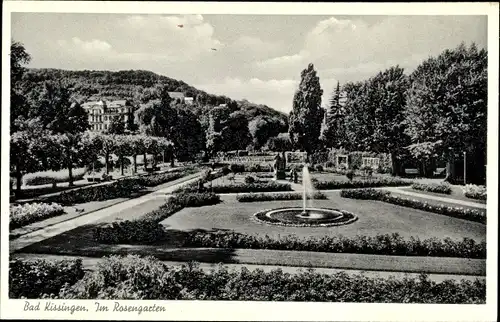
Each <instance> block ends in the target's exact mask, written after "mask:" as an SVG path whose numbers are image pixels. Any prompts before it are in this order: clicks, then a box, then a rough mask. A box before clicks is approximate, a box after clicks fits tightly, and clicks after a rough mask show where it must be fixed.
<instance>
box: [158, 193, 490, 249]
mask: <svg viewBox="0 0 500 322" xmlns="http://www.w3.org/2000/svg"><path fill="white" fill-rule="evenodd" d="M327 196H328V198H329V200H314V201H313V205H314V206H318V207H327V208H336V209H343V210H347V211H350V212H353V213H355V214H356V215H358V218H359V219H358V220H357V221H356V222H354V223H352V224H348V225H344V226H337V227H328V228H322V227H315V228H306V227H304V228H302V227H301V228H298V227H281V226H271V225H267V224H262V223H259V222H257V221H255V220H254V218H253V214H254V213H256V212H258V211H260V210H262V209H271V208H278V207H287V206H293V207H296V206H300V205H301V201H298V200H297V201H272V202H270V201H266V202H253V203H238V202H236V201H235V198H224V202H223V203H221V204H218V205H214V206H209V207H201V208H186V209H183V210H181V211H179V212H178V213H176V214H174V215H172V216H171V217H169V218H167V219H165V220H164V221H162V224H164V225H165V226H166V227H167V228H168V229H174V230H181V231H186V230H194V229H206V230H213V229H224V230H234V231H236V232H239V233H245V234H260V235H266V234H267V235H270V236H278V235H292V234H293V235H297V236H299V237H309V236H315V237H321V236H325V235H332V234H338V235H344V236H355V235H366V236H375V235H377V234H385V233H396V232H397V233H399V234H400V235H401V236H403V237H410V236H414V237H419V238H420V239H426V238H431V237H435V238H438V239H443V238H445V237H450V238H452V239H458V240H461V239H462V238H464V237H469V238H472V239H475V240H476V241H483V240H484V239H485V237H486V226H485V225H483V224H480V223H475V222H470V221H466V220H462V219H457V218H452V217H447V216H443V215H438V214H432V213H428V212H425V211H420V210H414V209H411V208H406V207H401V206H395V205H391V204H387V203H383V202H379V201H370V200H353V199H346V198H341V197H340V196H339V192H329V193H327Z"/></svg>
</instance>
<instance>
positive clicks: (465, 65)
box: [405, 44, 488, 181]
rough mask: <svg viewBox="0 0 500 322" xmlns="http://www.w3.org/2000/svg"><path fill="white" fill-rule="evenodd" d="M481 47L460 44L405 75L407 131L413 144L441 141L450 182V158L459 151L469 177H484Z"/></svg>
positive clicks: (485, 57)
mask: <svg viewBox="0 0 500 322" xmlns="http://www.w3.org/2000/svg"><path fill="white" fill-rule="evenodd" d="M487 60H488V53H487V51H486V50H484V49H481V50H478V49H477V47H476V45H475V44H472V45H471V46H470V47H469V48H467V47H466V46H465V45H464V44H461V45H459V46H458V47H457V48H455V49H453V50H445V51H444V52H442V53H441V54H440V55H439V56H438V57H430V58H429V59H427V60H425V61H424V62H423V63H422V64H421V65H420V66H418V67H417V69H416V70H415V71H414V72H413V73H412V74H411V75H410V79H411V86H410V88H409V90H408V92H407V108H406V121H405V122H406V126H407V130H406V133H407V134H408V135H409V136H410V138H411V142H412V143H413V144H424V143H425V144H429V143H435V142H441V144H440V145H439V146H438V147H439V148H438V149H436V150H437V151H436V153H437V154H442V155H444V157H445V158H446V160H447V164H446V175H447V177H446V179H447V180H449V181H453V180H454V178H455V176H456V174H455V159H456V157H457V156H458V155H461V154H462V152H466V153H467V154H468V155H469V156H470V157H469V161H470V162H471V163H472V164H473V165H474V166H473V167H469V169H471V171H474V172H473V173H471V176H470V177H472V178H480V177H483V176H484V171H485V169H484V165H485V162H486V124H487V87H488V86H487V84H488V79H487Z"/></svg>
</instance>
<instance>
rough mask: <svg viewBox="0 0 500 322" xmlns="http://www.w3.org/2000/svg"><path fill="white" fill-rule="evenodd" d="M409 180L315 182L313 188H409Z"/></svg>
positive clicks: (377, 179) (375, 179)
mask: <svg viewBox="0 0 500 322" xmlns="http://www.w3.org/2000/svg"><path fill="white" fill-rule="evenodd" d="M412 183H413V182H412V181H410V180H404V179H396V178H373V179H367V180H352V181H335V180H333V181H317V182H315V183H314V187H315V188H316V189H318V190H334V189H350V188H373V187H395V186H409V185H411V184H412Z"/></svg>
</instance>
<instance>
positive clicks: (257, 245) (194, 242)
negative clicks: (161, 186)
mask: <svg viewBox="0 0 500 322" xmlns="http://www.w3.org/2000/svg"><path fill="white" fill-rule="evenodd" d="M183 246H184V247H214V248H229V249H234V248H244V249H275V250H291V251H310V252H325V253H356V254H374V255H394V256H435V257H461V258H486V242H482V243H476V242H475V241H474V240H473V239H470V238H464V239H463V240H462V241H454V240H452V239H450V238H445V239H443V240H439V239H437V238H429V239H425V240H420V239H418V238H415V237H410V238H409V239H404V238H403V237H401V236H400V235H399V234H397V233H394V234H384V235H377V236H375V237H371V236H359V235H358V236H354V237H344V236H342V235H340V236H338V235H333V236H328V235H327V236H322V237H307V238H299V237H297V236H294V235H286V236H278V237H273V236H268V235H266V236H263V237H262V236H259V235H246V234H240V233H236V232H225V231H222V232H199V231H194V232H189V233H188V234H186V236H185V238H184V245H183Z"/></svg>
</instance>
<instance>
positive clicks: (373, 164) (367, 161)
mask: <svg viewBox="0 0 500 322" xmlns="http://www.w3.org/2000/svg"><path fill="white" fill-rule="evenodd" d="M379 163H380V159H379V158H363V167H370V168H372V169H376V168H378V165H379Z"/></svg>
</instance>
